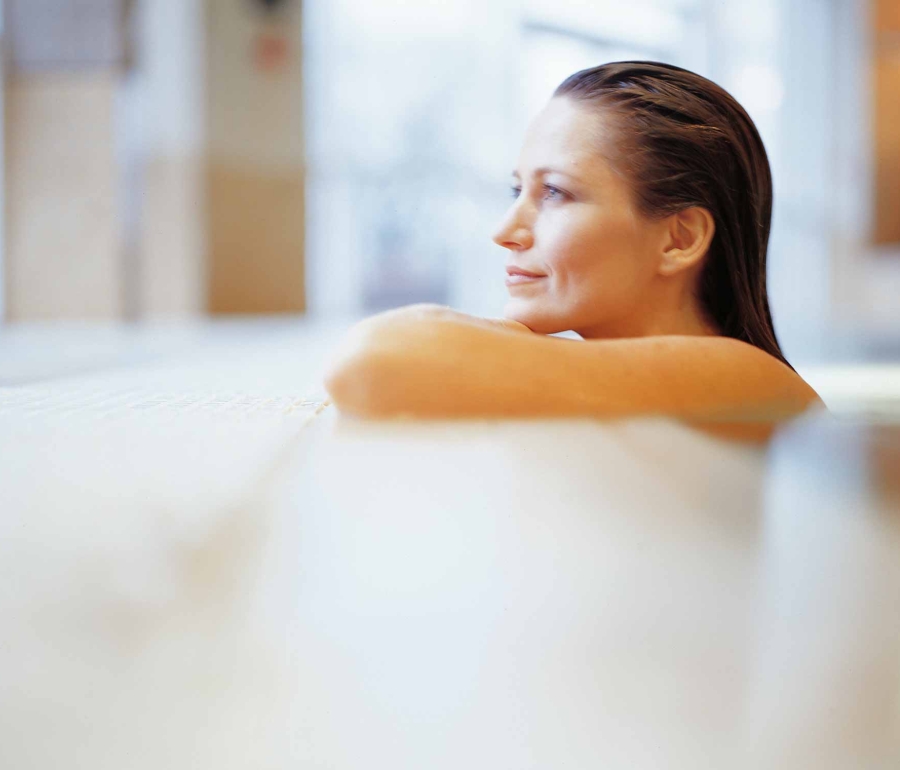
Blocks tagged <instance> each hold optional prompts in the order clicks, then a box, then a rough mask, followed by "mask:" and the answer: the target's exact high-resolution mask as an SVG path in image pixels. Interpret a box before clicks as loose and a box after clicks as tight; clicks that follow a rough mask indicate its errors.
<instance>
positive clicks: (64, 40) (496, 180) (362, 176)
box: [0, 0, 900, 359]
mask: <svg viewBox="0 0 900 770" xmlns="http://www.w3.org/2000/svg"><path fill="white" fill-rule="evenodd" d="M3 6H4V7H3V15H4V24H3V32H2V46H3V54H4V55H3V62H4V65H3V66H4V84H5V87H4V94H3V110H4V120H3V123H4V132H5V141H4V158H3V164H4V166H3V176H4V195H5V218H4V220H3V223H2V243H3V253H2V258H0V268H2V269H0V274H2V279H0V280H2V281H3V286H4V289H3V314H4V318H5V319H6V320H7V321H8V322H16V321H27V320H38V319H40V320H44V319H86V318H93V319H98V318H100V319H153V318H163V317H165V318H171V317H198V316H204V315H206V314H209V313H284V312H288V313H302V312H305V313H307V314H309V315H311V316H313V317H316V318H326V319H327V318H335V319H338V318H339V319H348V318H350V317H353V316H356V315H359V314H362V313H366V312H372V311H375V310H379V309H382V308H385V307H390V306H393V305H398V304H403V303H408V302H415V301H436V302H445V303H448V304H452V305H454V306H455V307H458V308H460V309H462V310H466V311H470V312H475V313H482V314H488V315H496V314H498V313H499V312H500V311H501V309H502V306H503V300H504V296H505V289H504V286H503V281H502V265H503V261H504V257H503V254H502V250H501V249H499V247H496V246H495V245H493V244H492V243H491V241H490V235H491V232H492V229H493V227H494V226H495V224H496V223H497V221H498V220H499V218H500V217H501V215H502V213H503V211H504V209H505V207H506V206H507V205H508V203H509V198H508V194H507V188H508V184H509V172H510V170H511V169H512V167H513V165H514V164H515V161H516V156H517V152H518V146H519V143H520V141H521V138H522V135H523V133H524V129H525V126H526V124H527V121H528V118H529V117H530V116H531V115H532V114H533V113H534V112H536V111H537V110H538V109H539V107H540V106H541V104H542V103H543V102H544V100H545V99H546V98H547V97H548V96H549V95H550V93H551V92H552V90H553V88H554V87H555V86H556V85H557V84H558V83H559V82H560V81H561V80H562V79H563V78H564V77H566V76H567V75H569V74H571V73H572V72H574V71H576V70H578V69H581V68H583V67H588V66H592V65H595V64H598V63H601V62H604V61H609V60H615V59H624V58H643V59H659V60H663V61H669V62H672V63H675V64H680V65H682V66H686V67H688V68H690V69H694V70H696V71H698V72H700V73H701V74H704V75H706V76H708V77H710V78H712V79H713V80H715V81H717V82H719V83H721V84H722V85H723V86H724V87H725V88H727V89H728V90H730V91H731V92H732V93H733V94H734V95H735V96H736V97H737V98H738V99H739V100H740V101H741V102H742V103H743V104H744V105H745V106H746V107H747V109H748V111H749V112H750V113H751V115H752V116H753V118H754V119H755V120H756V122H757V124H758V126H759V128H760V131H761V133H762V135H763V138H764V140H765V142H766V145H767V148H768V150H769V154H770V159H771V162H772V166H773V172H774V176H775V188H776V204H775V219H774V227H773V234H772V242H771V252H770V276H769V279H770V287H771V297H772V302H773V310H774V314H775V320H776V327H777V329H778V331H779V334H780V336H781V338H782V341H783V344H784V347H785V350H786V352H787V354H788V356H789V357H794V358H798V357H799V358H802V359H814V358H816V357H818V356H825V355H828V354H829V352H831V351H833V350H834V349H835V346H837V347H840V348H841V349H845V348H846V349H848V350H854V349H859V348H860V346H867V348H868V349H879V350H886V351H889V352H890V351H897V350H898V348H900V344H898V342H897V341H898V340H900V309H898V305H900V303H898V301H897V297H898V296H900V114H898V105H900V3H898V2H897V0H757V1H756V2H753V3H747V2H744V1H743V0H717V2H711V1H710V0H633V2H629V3H621V2H618V1H617V0H594V1H593V2H591V3H583V2H579V1H578V0H479V1H478V2H475V0H304V1H303V2H301V0H131V1H130V2H128V1H127V0H6V2H4V3H3Z"/></svg>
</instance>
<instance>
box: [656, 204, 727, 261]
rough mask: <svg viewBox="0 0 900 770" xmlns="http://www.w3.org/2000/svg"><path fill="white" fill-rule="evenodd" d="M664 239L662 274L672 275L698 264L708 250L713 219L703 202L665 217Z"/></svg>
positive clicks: (714, 230)
mask: <svg viewBox="0 0 900 770" xmlns="http://www.w3.org/2000/svg"><path fill="white" fill-rule="evenodd" d="M666 223H667V232H666V243H665V248H664V249H663V254H662V261H661V262H660V265H659V272H660V274H661V275H675V274H676V273H680V272H682V271H683V270H687V269H688V268H691V267H693V266H694V265H698V264H699V263H700V262H701V261H702V260H703V258H704V257H705V256H706V252H708V251H709V245H710V244H711V243H712V239H713V235H715V232H716V223H715V220H713V217H712V214H710V213H709V211H708V210H707V209H705V208H703V207H702V206H692V207H691V208H689V209H684V210H683V211H679V212H678V213H677V214H672V215H670V216H669V217H668V218H667V220H666Z"/></svg>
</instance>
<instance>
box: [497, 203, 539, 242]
mask: <svg viewBox="0 0 900 770" xmlns="http://www.w3.org/2000/svg"><path fill="white" fill-rule="evenodd" d="M494 243H496V244H497V245H498V246H502V247H503V248H504V249H514V250H516V251H524V250H525V249H530V248H531V245H532V244H533V243H534V236H533V235H532V233H531V228H530V227H529V226H528V225H527V223H526V222H524V221H523V220H522V217H521V212H520V209H519V206H517V205H516V206H513V207H512V208H510V210H509V212H508V213H507V215H506V217H504V219H503V221H502V222H501V223H500V227H499V228H498V229H497V232H495V233H494Z"/></svg>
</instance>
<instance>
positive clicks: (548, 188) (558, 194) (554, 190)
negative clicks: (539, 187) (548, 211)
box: [544, 184, 566, 200]
mask: <svg viewBox="0 0 900 770" xmlns="http://www.w3.org/2000/svg"><path fill="white" fill-rule="evenodd" d="M565 195H566V194H565V193H564V192H563V191H562V190H560V189H559V188H558V187H554V186H553V185H552V184H545V185H544V197H545V198H550V199H551V200H559V199H561V198H564V197H565Z"/></svg>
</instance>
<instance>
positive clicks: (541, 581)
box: [0, 326, 900, 770]
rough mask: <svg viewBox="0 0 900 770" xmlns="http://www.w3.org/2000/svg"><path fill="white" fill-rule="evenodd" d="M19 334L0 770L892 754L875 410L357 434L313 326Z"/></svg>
mask: <svg viewBox="0 0 900 770" xmlns="http://www.w3.org/2000/svg"><path fill="white" fill-rule="evenodd" d="M41 339H42V337H41V335H40V334H37V333H36V335H35V336H34V337H33V338H32V340H31V342H32V344H35V345H38V347H36V348H32V347H28V348H27V349H26V350H25V352H22V351H23V349H22V348H17V350H18V351H19V352H18V353H15V354H9V355H7V356H6V357H5V358H0V362H2V363H0V381H4V382H5V383H6V385H5V386H0V578H2V579H0V617H2V618H3V631H2V639H0V683H2V684H0V767H3V768H7V767H9V768H41V770H44V769H45V768H67V769H68V768H91V770H106V769H107V768H110V769H111V768H116V769H117V770H118V769H119V768H126V767H127V768H138V769H139V768H170V767H171V768H176V767H177V768H182V767H183V768H216V770H219V769H221V768H224V769H226V770H227V769H229V768H254V770H255V769H257V768H289V767H290V768H297V767H299V768H347V769H348V770H349V769H350V768H353V769H354V770H357V769H359V768H391V769H392V770H393V769H395V768H423V767H427V768H460V767H472V768H491V769H494V768H516V769H517V770H518V769H520V768H535V769H537V768H563V767H566V768H569V767H571V768H597V767H604V768H607V767H608V768H691V770H694V768H701V767H710V768H723V767H729V768H730V767H746V768H770V767H771V768H841V769H842V770H843V769H844V768H850V767H852V768H878V769H879V770H880V769H881V768H895V767H897V766H900V514H898V508H900V504H898V503H900V435H898V433H897V432H896V430H895V429H891V428H890V427H877V426H864V425H861V424H857V423H852V422H846V421H841V420H837V419H822V420H816V421H813V422H808V423H797V424H795V425H793V426H791V427H789V428H788V429H787V430H785V431H784V433H783V434H782V435H780V436H779V437H778V438H777V439H776V441H775V442H774V443H773V444H772V446H770V447H768V448H765V449H754V448H749V447H745V446H740V445H735V444H727V443H724V442H721V441H717V440H712V439H709V438H706V437H704V436H702V435H699V434H697V433H694V432H692V431H689V430H687V429H684V428H682V427H680V426H677V425H673V424H669V423H665V422H654V421H638V422H631V423H616V424H604V423H599V422H594V421H587V420H585V421H556V422H549V421H546V422H544V421H536V422H461V423H392V424H374V423H369V424H367V423H359V422H351V421H342V420H340V419H338V417H337V415H336V414H335V413H334V412H333V410H331V409H324V410H322V409H320V408H319V407H318V406H317V402H318V396H319V393H318V392H317V389H316V385H315V382H316V375H317V372H318V368H319V366H320V363H321V359H322V355H323V354H324V352H325V351H327V349H328V347H329V346H330V340H331V339H333V333H330V332H325V331H322V330H315V329H306V328H294V327H279V326H273V327H271V328H269V327H264V326H263V327H259V326H257V327H253V328H252V329H250V328H249V327H244V326H234V327H232V328H230V329H226V330H224V331H221V332H216V333H215V334H207V333H206V332H204V331H202V330H200V331H195V332H192V333H191V334H189V335H187V336H185V335H184V334H183V333H180V332H179V333H175V332H172V333H171V334H169V336H165V335H163V336H161V337H160V336H158V337H154V338H149V339H148V338H142V339H140V340H135V339H133V338H131V337H129V336H127V335H126V337H124V338H120V337H118V336H116V335H115V334H113V335H111V336H110V337H108V338H107V339H106V341H105V342H104V343H103V344H102V345H99V346H98V345H97V344H96V338H95V340H94V343H93V344H90V345H88V344H87V343H84V346H83V348H82V349H80V352H78V349H77V345H76V344H75V343H73V342H72V340H73V339H74V340H77V339H79V337H77V336H76V337H75V338H69V340H70V341H69V342H68V343H66V345H65V346H64V348H65V349H64V350H63V351H62V352H63V355H61V354H60V352H59V351H57V352H56V353H54V352H53V351H52V350H50V347H52V346H49V345H48V347H47V349H44V350H43V352H42V349H41V348H40V347H39V345H40V342H41ZM43 339H45V340H47V339H49V338H48V337H46V336H44V337H43ZM80 339H82V340H84V339H85V338H84V337H81V338H80ZM19 340H20V342H18V343H17V344H19V345H21V344H22V343H21V338H19ZM73 346H74V349H76V352H75V353H73V352H72V351H73ZM10 349H11V348H9V347H7V348H6V351H7V353H8V352H9V350H10ZM3 350H4V348H3V345H2V344H0V352H2V351H3ZM73 362H74V363H73ZM4 377H5V379H4Z"/></svg>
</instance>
